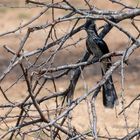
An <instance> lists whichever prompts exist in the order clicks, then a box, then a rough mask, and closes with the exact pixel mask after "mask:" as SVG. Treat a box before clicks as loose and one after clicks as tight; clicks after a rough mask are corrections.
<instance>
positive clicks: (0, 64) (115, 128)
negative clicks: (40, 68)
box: [0, 0, 140, 137]
mask: <svg viewBox="0 0 140 140" xmlns="http://www.w3.org/2000/svg"><path fill="white" fill-rule="evenodd" d="M73 2H74V3H75V4H77V2H75V1H73ZM125 2H129V4H133V5H135V2H130V1H129V0H125ZM3 4H4V5H5V6H22V5H23V0H21V1H20V0H15V1H14V0H12V1H10V2H9V1H8V0H3V1H0V19H1V20H0V34H1V33H4V32H7V31H10V30H13V29H15V28H17V27H18V26H19V25H22V24H24V23H26V22H27V21H29V20H30V19H31V18H32V17H34V16H35V15H37V14H38V12H39V11H41V10H42V9H41V8H6V7H3V6H2V5H3ZM95 4H96V5H97V6H98V7H100V8H106V9H110V10H114V9H117V8H118V9H119V7H118V6H117V5H115V4H114V5H113V4H112V3H109V4H108V5H106V2H105V0H104V1H103V2H99V1H98V0H96V1H95ZM77 5H78V4H77ZM49 14H50V11H49V12H48V13H47V14H45V15H44V16H42V17H41V18H40V20H39V21H36V22H35V23H34V24H32V25H31V26H33V25H38V24H39V25H40V24H43V23H46V22H47V20H48V19H49V17H50V15H49ZM57 14H58V15H57V16H62V15H63V13H62V12H61V11H57ZM48 15H49V16H48ZM82 22H84V21H82ZM101 24H102V22H99V25H101ZM120 25H121V26H122V27H124V28H125V30H127V31H128V32H130V33H131V34H133V35H134V36H137V32H136V31H135V30H134V29H133V28H132V26H131V25H130V22H129V21H128V20H126V21H124V22H123V23H120ZM60 27H61V28H65V29H68V28H69V27H67V25H66V27H64V26H60ZM139 28H140V24H139ZM25 32H26V29H23V30H21V31H20V33H19V32H18V33H17V32H16V33H14V34H10V35H6V36H2V37H0V74H1V75H2V74H3V72H4V70H5V69H6V67H7V66H8V64H9V62H10V59H11V57H12V55H11V54H9V53H7V52H6V50H5V49H4V48H3V45H6V46H8V47H10V48H12V49H14V50H17V48H18V47H19V43H20V41H21V39H22V37H23V35H24V34H25ZM45 34H46V32H45V31H44V32H38V33H34V34H33V36H32V37H31V38H30V39H29V42H28V45H26V47H25V51H31V50H34V49H35V48H38V47H41V46H42V45H43V43H44V39H45ZM85 35H86V34H85V32H84V31H82V32H81V33H80V34H79V36H81V37H83V36H85ZM104 40H105V41H106V42H107V44H108V46H109V49H110V51H115V50H124V49H125V48H126V47H128V46H127V44H128V40H127V37H126V36H125V35H123V34H122V33H121V32H120V31H118V30H117V29H115V28H113V29H112V30H111V32H109V34H108V35H107V36H106V37H105V39H104ZM84 50H85V42H84V41H83V42H82V43H81V44H79V45H77V47H75V48H74V49H72V50H71V51H64V52H62V53H61V54H58V55H57V56H56V58H55V60H57V61H56V63H57V64H66V63H68V62H71V63H72V62H73V60H75V59H77V58H80V57H81V56H82V54H83V51H84ZM139 54H140V49H137V50H136V52H134V53H133V54H132V56H131V57H130V60H129V62H128V65H126V66H125V81H124V83H125V86H124V87H125V88H124V91H122V89H121V75H120V68H119V69H118V70H116V71H115V72H114V74H113V80H114V83H115V87H116V91H117V94H118V97H119V105H118V106H117V107H116V108H115V109H106V108H105V107H104V106H103V105H102V94H101V92H100V94H99V95H98V97H97V99H96V113H97V130H98V133H99V134H100V135H101V136H109V137H123V136H125V135H126V134H127V129H126V123H128V131H129V132H131V130H133V129H134V128H137V127H139V123H140V122H139V120H138V119H139V117H140V116H139V115H140V113H138V112H139V111H140V110H139V108H140V102H139V101H140V100H136V101H135V102H134V103H133V104H132V105H131V107H130V108H128V109H127V110H126V112H125V114H126V117H127V122H126V121H125V118H124V115H123V114H121V115H118V113H119V112H120V111H121V110H122V103H121V102H122V94H123V95H124V98H125V106H126V105H128V104H129V103H130V102H131V101H132V100H133V99H134V98H135V97H136V96H137V95H138V94H140V55H139ZM71 56H72V57H71ZM18 75H20V71H19V68H16V69H14V70H13V71H12V75H10V76H9V77H7V78H5V80H4V81H3V82H2V83H1V87H2V88H3V89H6V88H7V87H9V86H10V85H11V84H12V83H13V82H14V81H15V79H16V78H17V77H18ZM68 78H70V77H68ZM83 79H84V80H83ZM100 79H101V74H100V67H99V64H95V65H92V66H88V67H87V68H85V70H84V72H83V77H81V78H80V80H79V82H78V85H77V87H76V92H75V96H74V98H76V97H80V96H81V95H83V94H84V93H85V86H86V87H87V88H88V89H90V88H92V87H93V86H94V85H95V84H96V83H97V82H98V81H99V80H100ZM67 84H68V83H67V82H65V79H64V80H61V81H60V80H58V81H57V88H58V90H60V91H61V90H63V89H65V87H66V86H67ZM51 86H52V84H51V82H50V83H48V85H47V88H48V89H51V88H52V87H51ZM21 89H22V90H21ZM24 89H26V86H25V83H24V82H19V83H18V84H16V85H15V86H14V87H13V88H11V89H10V90H9V91H8V92H7V93H6V94H7V95H9V97H10V99H11V100H12V101H15V100H17V101H18V100H22V98H24V97H25V96H26V94H27V93H26V91H25V90H24ZM42 94H45V91H43V93H42ZM5 102H6V101H5V100H4V98H3V96H0V103H1V104H4V103H5ZM87 102H88V99H87V100H86V101H83V102H82V103H81V104H80V105H79V106H78V107H76V108H75V109H74V111H73V113H72V123H73V125H74V127H75V128H76V129H77V130H78V131H80V132H85V131H88V130H89V128H90V127H91V126H90V122H89V113H88V112H89V107H88V103H87ZM51 104H52V103H51ZM52 106H53V105H52ZM17 112H18V111H17ZM0 114H1V116H2V114H3V115H4V114H5V111H3V109H0ZM0 131H1V130H0ZM1 133H2V132H0V134H1Z"/></svg>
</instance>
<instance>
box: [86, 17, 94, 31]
mask: <svg viewBox="0 0 140 140" xmlns="http://www.w3.org/2000/svg"><path fill="white" fill-rule="evenodd" d="M85 30H86V31H87V32H88V31H90V30H91V31H96V24H95V20H93V19H87V21H86V23H85Z"/></svg>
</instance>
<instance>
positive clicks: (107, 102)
mask: <svg viewBox="0 0 140 140" xmlns="http://www.w3.org/2000/svg"><path fill="white" fill-rule="evenodd" d="M106 62H108V63H106V64H105V63H102V64H103V65H102V75H104V74H105V72H106V71H107V70H108V69H109V67H110V66H111V64H110V63H109V61H106ZM103 104H104V106H105V107H107V108H113V107H114V105H117V104H118V97H117V94H116V90H115V87H114V84H113V79H112V76H110V77H109V78H108V80H107V81H106V82H105V83H104V85H103Z"/></svg>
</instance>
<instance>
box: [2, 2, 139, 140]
mask: <svg viewBox="0 0 140 140" xmlns="http://www.w3.org/2000/svg"><path fill="white" fill-rule="evenodd" d="M106 2H107V3H112V4H115V5H117V6H118V7H119V8H118V9H117V10H116V9H114V10H103V9H101V8H99V7H96V5H95V2H94V1H91V0H81V1H80V5H79V6H78V5H77V4H75V2H72V1H70V0H62V1H61V0H60V1H57V2H56V1H55V0H50V1H48V2H46V1H45V0H44V1H35V0H34V1H33V0H26V1H25V3H26V5H25V7H24V8H25V9H26V8H40V9H41V10H40V12H39V13H38V14H37V15H36V16H34V17H32V18H31V19H30V20H29V21H27V22H26V23H23V24H21V25H20V26H18V27H15V29H13V30H10V29H9V31H6V32H1V33H0V38H3V37H6V40H8V36H10V35H16V34H18V35H21V36H22V39H21V41H20V44H19V46H18V47H17V48H16V49H13V48H10V47H9V46H7V45H6V43H5V44H1V45H2V47H3V49H4V50H5V51H7V53H9V54H10V56H11V57H10V61H9V63H8V65H7V67H6V68H5V70H4V71H3V72H2V73H1V75H0V91H1V96H2V97H1V98H2V100H4V102H2V103H1V104H0V108H1V111H2V110H3V113H1V115H0V124H1V126H0V139H10V140H12V139H16V138H17V139H18V138H20V139H30V138H31V139H32V138H36V139H40V140H41V139H51V140H54V139H60V140H61V139H69V140H77V139H78V140H85V139H96V140H97V139H121V140H128V139H132V138H136V139H137V140H138V139H139V138H140V128H139V121H140V103H139V107H138V110H137V114H135V115H137V118H138V119H137V120H135V122H136V124H137V126H136V127H134V128H133V129H132V128H130V127H129V123H130V121H129V119H128V118H127V110H128V109H130V108H131V109H133V107H132V105H133V104H138V101H139V99H140V93H139V92H138V93H137V96H136V97H135V98H134V99H133V100H132V101H130V102H128V103H127V104H126V102H125V94H124V93H125V89H124V83H125V77H127V75H125V69H124V68H125V66H126V65H128V66H127V67H129V62H128V61H129V59H131V58H130V56H131V55H133V54H134V53H135V52H137V51H138V48H139V46H140V39H139V36H140V29H139V28H140V26H139V22H140V21H139V20H140V19H139V16H140V8H139V2H136V3H134V4H133V5H129V3H128V2H127V1H126V3H124V2H123V1H118V0H106ZM101 3H102V2H101ZM135 5H136V6H135ZM3 7H5V5H3ZM9 8H23V7H14V6H10V7H9ZM59 11H61V12H62V13H63V15H62V13H61V16H60V14H59ZM45 14H49V20H48V19H47V20H46V22H44V23H42V22H41V17H42V16H44V15H45ZM88 18H90V19H93V20H96V21H97V22H98V21H102V22H101V23H100V26H99V27H98V33H99V36H100V37H101V38H104V37H105V36H106V35H107V34H108V33H110V31H111V30H112V29H114V28H115V29H117V30H119V31H120V32H121V33H122V36H123V35H125V36H126V37H127V42H128V43H127V44H126V45H125V48H124V49H121V50H119V51H116V50H113V51H111V52H110V53H108V54H105V55H104V56H103V57H101V58H100V60H94V59H93V56H91V54H90V53H89V52H88V51H87V50H86V48H84V49H81V50H82V51H81V50H80V51H81V54H80V55H79V56H76V57H75V59H74V56H73V54H72V53H71V52H72V50H73V49H75V50H78V49H79V47H77V46H78V45H79V44H82V45H83V44H84V45H85V46H86V44H85V39H86V33H85V31H84V24H85V21H86V19H88ZM126 20H129V24H130V25H131V26H132V28H133V29H134V30H135V32H136V33H135V35H134V34H132V33H131V32H129V31H127V30H125V26H121V24H120V23H123V22H125V21H126ZM62 28H64V29H62ZM21 32H22V33H21ZM81 32H82V33H81ZM84 33H85V34H84ZM34 34H36V36H34ZM83 34H84V35H83ZM41 36H42V38H44V41H43V42H42V44H41V45H38V44H34V48H31V49H29V50H28V51H26V50H27V49H26V47H27V46H30V43H29V40H31V42H32V43H34V41H36V40H39V39H40V38H41ZM118 38H120V39H121V36H118ZM114 40H115V38H114ZM114 40H111V41H114ZM79 46H80V45H79ZM65 51H66V52H65ZM64 52H65V53H66V55H64V54H65V53H64ZM67 52H69V55H68V54H67ZM63 55H64V56H63ZM76 55H77V54H76ZM60 56H61V60H62V59H65V61H63V62H65V64H64V63H63V62H61V60H60V61H59V59H60V58H59V57H60ZM78 57H79V58H78ZM108 57H112V58H114V59H113V60H114V61H113V63H112V66H111V67H110V68H109V70H108V71H107V72H106V73H105V75H104V76H103V77H102V79H101V80H100V81H98V82H97V84H94V85H93V86H92V87H91V88H87V83H86V81H85V77H84V74H83V73H84V69H85V68H87V67H89V66H92V65H94V63H98V62H99V61H101V60H103V59H105V58H108ZM136 57H137V56H136ZM62 63H63V64H62ZM135 65H139V64H135ZM130 67H131V66H130ZM115 70H118V71H119V72H120V77H121V84H120V85H121V94H119V100H120V101H121V102H120V103H119V105H118V106H117V107H116V108H121V110H120V112H118V111H116V114H117V117H118V118H119V116H120V115H122V116H123V118H124V123H125V128H124V129H126V131H127V133H124V134H123V135H120V136H118V135H117V136H116V135H112V134H110V132H109V130H108V129H107V127H106V129H105V130H106V131H105V133H102V132H100V129H99V126H98V114H97V113H96V111H97V110H98V108H97V103H96V99H97V98H98V96H97V95H98V94H99V92H100V90H101V87H102V86H103V85H104V83H105V82H106V81H107V80H108V78H109V77H110V76H111V75H113V73H114V71H115ZM85 71H86V70H85ZM13 73H17V75H16V76H15V77H14V78H12V80H11V81H12V82H11V83H10V85H8V86H6V85H5V81H7V79H10V77H11V75H12V74H13ZM80 77H81V79H82V81H83V83H84V86H83V91H84V94H82V95H81V94H80V96H79V97H77V96H75V93H76V86H77V84H78V82H79V81H80V80H79V78H80ZM93 78H94V75H93ZM62 81H64V84H62V86H63V88H62V89H58V87H59V85H61V82H62ZM21 83H22V86H23V88H22V87H20V88H21V91H16V88H17V87H18V85H21ZM13 90H14V92H15V93H16V94H17V95H18V94H21V93H20V92H23V93H24V96H23V97H22V98H20V99H18V100H13V94H12V93H13ZM126 96H127V95H126ZM81 103H84V104H86V103H87V108H88V111H87V114H88V116H89V117H88V118H86V119H87V120H88V122H89V124H90V126H89V129H88V130H83V131H81V130H78V128H76V127H75V124H74V122H73V117H74V111H75V108H76V107H79V106H80V105H81ZM81 109H82V107H81ZM118 110H119V109H118ZM109 111H111V110H109ZM114 111H115V110H114ZM132 115H133V114H132ZM83 117H85V115H84V114H83ZM102 117H104V116H102ZM106 133H107V134H106Z"/></svg>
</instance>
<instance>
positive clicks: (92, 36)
mask: <svg viewBox="0 0 140 140" xmlns="http://www.w3.org/2000/svg"><path fill="white" fill-rule="evenodd" d="M85 30H86V32H87V40H86V46H87V50H88V51H89V53H91V54H92V55H93V56H94V57H95V58H97V59H100V58H101V57H102V56H103V55H104V54H107V53H109V49H108V47H107V44H106V43H105V41H104V40H102V39H101V38H100V37H99V35H98V33H97V30H96V24H95V21H94V20H92V19H87V21H86V23H85ZM100 63H101V71H102V75H104V74H105V73H106V71H107V70H108V69H109V68H110V66H111V58H106V59H103V60H101V62H100ZM117 103H118V97H117V94H116V90H115V87H114V84H113V80H112V76H110V77H109V79H108V80H107V81H106V82H105V84H104V85H103V104H104V106H105V107H108V108H113V107H114V105H116V104H117Z"/></svg>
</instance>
